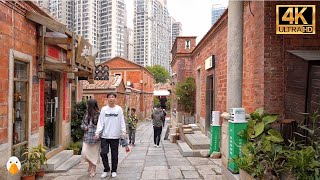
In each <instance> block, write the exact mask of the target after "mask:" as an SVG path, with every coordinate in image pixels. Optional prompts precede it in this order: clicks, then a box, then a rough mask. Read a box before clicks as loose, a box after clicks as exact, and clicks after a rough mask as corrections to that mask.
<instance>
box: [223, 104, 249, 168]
mask: <svg viewBox="0 0 320 180" xmlns="http://www.w3.org/2000/svg"><path fill="white" fill-rule="evenodd" d="M245 114H246V113H245V109H244V108H231V109H230V117H231V118H230V121H229V158H231V159H232V158H234V157H236V156H239V155H240V152H241V150H240V148H241V147H242V145H243V144H245V143H246V142H247V139H246V138H243V137H240V136H239V132H240V131H242V130H247V127H248V122H247V121H246V117H245ZM228 168H229V170H230V171H231V172H232V173H236V172H239V171H238V167H237V166H236V164H235V163H234V162H232V161H229V163H228Z"/></svg>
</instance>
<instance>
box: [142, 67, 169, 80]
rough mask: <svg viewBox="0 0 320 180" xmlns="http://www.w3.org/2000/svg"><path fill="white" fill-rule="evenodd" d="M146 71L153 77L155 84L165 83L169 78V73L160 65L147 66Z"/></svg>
mask: <svg viewBox="0 0 320 180" xmlns="http://www.w3.org/2000/svg"><path fill="white" fill-rule="evenodd" d="M147 69H148V70H149V71H150V72H151V73H152V74H153V75H154V78H155V79H156V82H157V83H159V82H160V83H165V82H167V79H169V78H170V73H169V71H168V70H166V69H165V68H164V67H162V66H161V65H154V66H147Z"/></svg>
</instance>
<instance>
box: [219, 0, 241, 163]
mask: <svg viewBox="0 0 320 180" xmlns="http://www.w3.org/2000/svg"><path fill="white" fill-rule="evenodd" d="M242 58H243V2H242V1H234V0H229V6H228V43H227V68H228V69H227V109H226V111H227V112H229V110H230V108H232V107H241V106H242V76H243V73H242V72H243V70H242V69H243V65H242V64H243V63H242ZM228 126H229V125H228V121H227V120H224V121H223V124H222V137H221V138H222V139H221V153H222V164H223V166H224V168H227V166H228V165H227V164H228V158H229V157H228V156H229V155H228V153H229V149H228V146H229V136H228V134H229V133H228Z"/></svg>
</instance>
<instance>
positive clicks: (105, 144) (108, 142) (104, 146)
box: [100, 138, 119, 172]
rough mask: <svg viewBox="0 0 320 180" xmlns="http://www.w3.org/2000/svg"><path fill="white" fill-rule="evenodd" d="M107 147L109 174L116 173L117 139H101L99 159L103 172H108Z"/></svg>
mask: <svg viewBox="0 0 320 180" xmlns="http://www.w3.org/2000/svg"><path fill="white" fill-rule="evenodd" d="M109 146H110V149H111V167H112V170H111V172H117V168H118V148H119V139H103V138H101V152H100V155H101V158H102V162H103V166H104V172H110V166H109V161H108V153H109Z"/></svg>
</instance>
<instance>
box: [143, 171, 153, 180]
mask: <svg viewBox="0 0 320 180" xmlns="http://www.w3.org/2000/svg"><path fill="white" fill-rule="evenodd" d="M141 179H156V171H155V170H149V171H143V172H142V176H141Z"/></svg>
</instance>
